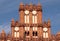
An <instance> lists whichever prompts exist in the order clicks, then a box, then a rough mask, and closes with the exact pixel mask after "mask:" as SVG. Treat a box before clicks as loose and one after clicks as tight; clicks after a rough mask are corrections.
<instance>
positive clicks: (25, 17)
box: [24, 15, 29, 23]
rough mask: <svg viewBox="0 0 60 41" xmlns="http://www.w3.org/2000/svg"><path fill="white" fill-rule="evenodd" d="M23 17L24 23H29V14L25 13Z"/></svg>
mask: <svg viewBox="0 0 60 41" xmlns="http://www.w3.org/2000/svg"><path fill="white" fill-rule="evenodd" d="M24 19H25V23H29V15H25V16H24Z"/></svg>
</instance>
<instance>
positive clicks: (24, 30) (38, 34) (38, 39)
mask: <svg viewBox="0 0 60 41" xmlns="http://www.w3.org/2000/svg"><path fill="white" fill-rule="evenodd" d="M0 41H60V32H59V33H57V34H56V35H52V34H51V23H50V19H48V21H47V22H46V21H44V22H43V21H42V6H41V4H40V3H38V4H37V5H35V4H32V3H30V4H25V5H24V4H23V3H20V8H19V20H18V21H14V19H12V21H11V33H10V34H6V33H5V32H4V30H2V33H1V35H0Z"/></svg>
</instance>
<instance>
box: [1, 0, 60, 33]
mask: <svg viewBox="0 0 60 41" xmlns="http://www.w3.org/2000/svg"><path fill="white" fill-rule="evenodd" d="M20 2H23V3H24V4H26V3H27V4H29V3H33V4H37V3H38V0H0V32H1V30H2V29H4V30H5V32H9V31H10V30H11V29H10V24H11V19H12V18H14V19H15V20H18V19H19V12H18V9H19V4H20ZM40 3H41V5H42V9H43V21H44V20H46V21H47V20H48V18H50V20H51V30H52V31H51V33H52V34H56V33H57V32H58V31H60V0H40ZM8 30H9V31H8Z"/></svg>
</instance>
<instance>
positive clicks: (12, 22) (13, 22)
mask: <svg viewBox="0 0 60 41" xmlns="http://www.w3.org/2000/svg"><path fill="white" fill-rule="evenodd" d="M14 25H15V21H14V19H13V18H12V21H11V26H14Z"/></svg>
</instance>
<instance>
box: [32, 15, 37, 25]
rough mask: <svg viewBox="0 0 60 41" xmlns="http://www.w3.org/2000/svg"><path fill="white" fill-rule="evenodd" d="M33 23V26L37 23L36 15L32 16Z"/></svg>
mask: <svg viewBox="0 0 60 41" xmlns="http://www.w3.org/2000/svg"><path fill="white" fill-rule="evenodd" d="M32 22H33V24H35V23H37V16H36V15H33V16H32Z"/></svg>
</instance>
